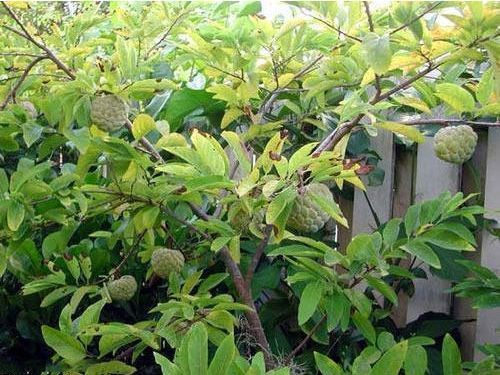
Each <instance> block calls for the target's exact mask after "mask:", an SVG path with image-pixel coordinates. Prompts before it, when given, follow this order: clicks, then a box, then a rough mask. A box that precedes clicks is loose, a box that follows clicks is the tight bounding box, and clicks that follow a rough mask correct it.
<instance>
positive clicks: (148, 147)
mask: <svg viewBox="0 0 500 375" xmlns="http://www.w3.org/2000/svg"><path fill="white" fill-rule="evenodd" d="M125 126H126V127H127V129H128V130H129V131H130V132H132V123H131V122H130V120H129V119H128V118H127V119H125ZM139 143H140V144H141V145H142V146H143V147H144V148H145V149H146V150H147V151H148V152H149V153H150V154H151V155H152V156H153V157H154V158H155V159H156V161H159V162H164V160H163V158H162V157H161V155H160V153H159V152H158V151H156V149H155V147H154V146H153V145H152V144H151V142H149V141H148V140H147V139H146V138H144V137H142V138H141V139H139Z"/></svg>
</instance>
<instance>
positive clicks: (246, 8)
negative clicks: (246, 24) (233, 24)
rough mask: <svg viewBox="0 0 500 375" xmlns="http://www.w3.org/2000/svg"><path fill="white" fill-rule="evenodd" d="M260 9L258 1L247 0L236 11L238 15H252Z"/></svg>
mask: <svg viewBox="0 0 500 375" xmlns="http://www.w3.org/2000/svg"><path fill="white" fill-rule="evenodd" d="M260 11H262V5H261V3H260V1H249V2H246V3H243V4H242V5H241V10H240V12H239V13H238V17H243V16H252V15H254V14H257V13H259V12H260Z"/></svg>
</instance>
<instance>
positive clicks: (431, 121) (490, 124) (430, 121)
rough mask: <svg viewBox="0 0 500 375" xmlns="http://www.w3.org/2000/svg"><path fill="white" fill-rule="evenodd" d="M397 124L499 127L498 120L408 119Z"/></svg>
mask: <svg viewBox="0 0 500 375" xmlns="http://www.w3.org/2000/svg"><path fill="white" fill-rule="evenodd" d="M397 122H398V123H399V124H403V125H408V126H412V125H415V126H418V125H439V126H450V125H458V124H465V125H471V126H476V127H500V122H487V121H470V120H462V119H441V118H435V119H418V120H408V121H397Z"/></svg>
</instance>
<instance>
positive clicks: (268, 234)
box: [245, 225, 273, 286]
mask: <svg viewBox="0 0 500 375" xmlns="http://www.w3.org/2000/svg"><path fill="white" fill-rule="evenodd" d="M272 232H273V226H272V225H266V229H264V237H263V238H262V240H261V241H260V242H259V245H258V246H257V249H256V250H255V254H254V255H253V257H252V260H251V262H250V264H249V265H248V269H247V273H246V276H245V280H246V283H247V285H248V286H251V285H252V279H253V275H254V273H255V270H256V269H257V266H258V265H259V261H260V258H261V257H262V254H264V250H265V249H266V246H267V244H268V243H269V239H270V238H271V233H272Z"/></svg>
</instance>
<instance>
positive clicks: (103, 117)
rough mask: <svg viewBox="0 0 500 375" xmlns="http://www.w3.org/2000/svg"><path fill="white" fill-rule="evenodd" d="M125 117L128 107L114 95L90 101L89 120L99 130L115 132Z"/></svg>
mask: <svg viewBox="0 0 500 375" xmlns="http://www.w3.org/2000/svg"><path fill="white" fill-rule="evenodd" d="M127 117H128V105H127V103H125V101H124V100H123V99H122V98H120V97H118V96H116V95H104V96H99V97H96V98H95V99H94V100H93V101H92V105H91V108H90V118H91V120H92V123H93V124H95V125H96V126H97V127H98V128H99V129H101V130H104V131H107V132H110V131H113V130H117V129H119V128H120V127H122V126H123V124H124V123H125V119H126V118H127Z"/></svg>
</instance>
